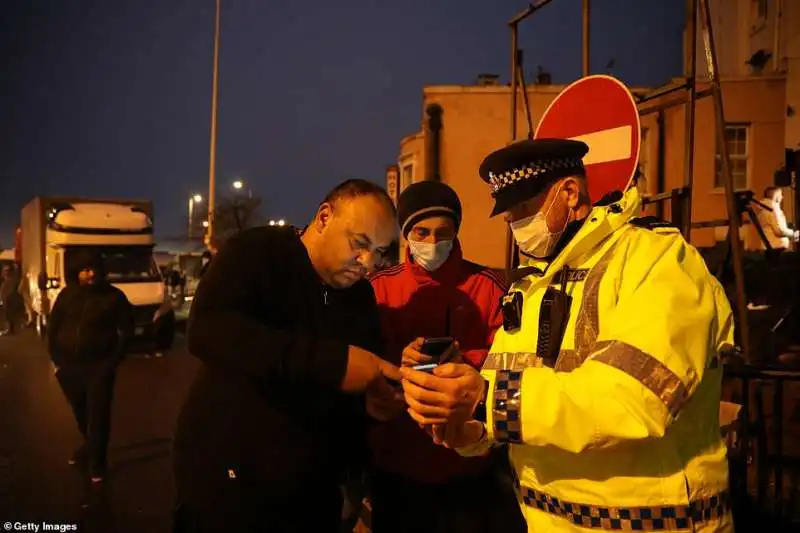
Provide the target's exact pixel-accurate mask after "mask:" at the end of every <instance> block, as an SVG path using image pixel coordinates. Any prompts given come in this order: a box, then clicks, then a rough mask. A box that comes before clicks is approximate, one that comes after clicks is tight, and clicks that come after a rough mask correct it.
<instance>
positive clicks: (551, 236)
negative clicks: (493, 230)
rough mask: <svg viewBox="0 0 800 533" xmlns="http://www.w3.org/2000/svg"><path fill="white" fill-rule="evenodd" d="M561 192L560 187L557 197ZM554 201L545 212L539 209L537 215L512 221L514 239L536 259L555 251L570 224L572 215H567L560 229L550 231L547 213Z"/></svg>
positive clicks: (523, 250) (524, 251)
mask: <svg viewBox="0 0 800 533" xmlns="http://www.w3.org/2000/svg"><path fill="white" fill-rule="evenodd" d="M559 192H561V190H560V189H559V191H558V192H557V193H556V198H557V197H558V193H559ZM553 203H555V200H553ZM553 203H551V204H550V207H548V208H547V211H545V212H542V211H539V212H538V213H536V214H535V215H532V216H529V217H525V218H523V219H520V220H517V221H515V222H512V223H511V233H513V234H514V240H515V241H517V244H518V245H519V249H520V250H522V252H523V253H525V254H527V255H529V256H531V257H533V258H535V259H544V258H546V257H549V256H550V254H552V253H553V249H555V247H556V244H558V239H559V238H560V237H561V234H563V233H564V230H565V229H567V224H569V219H570V218H571V216H570V217H567V221H566V222H565V223H564V227H563V228H561V230H560V231H557V232H552V231H550V228H549V227H547V215H548V214H549V213H550V210H551V209H552V208H553Z"/></svg>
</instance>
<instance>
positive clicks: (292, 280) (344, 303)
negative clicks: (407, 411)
mask: <svg viewBox="0 0 800 533" xmlns="http://www.w3.org/2000/svg"><path fill="white" fill-rule="evenodd" d="M396 237H397V222H396V218H395V212H394V205H393V204H392V202H391V199H390V198H389V197H388V196H387V194H386V192H385V191H384V190H383V189H381V188H380V187H378V186H377V185H374V184H372V183H369V182H366V181H362V180H350V181H347V182H345V183H343V184H341V185H339V186H338V187H337V188H335V189H334V190H333V191H332V192H331V193H330V194H329V195H328V197H327V198H326V199H325V200H324V201H323V202H322V204H320V207H319V209H318V211H317V214H316V216H315V217H314V220H313V221H312V222H311V224H310V225H309V226H308V227H307V228H306V229H305V230H304V231H303V232H302V233H301V232H298V231H297V230H295V229H293V228H289V227H278V226H273V227H263V228H254V229H250V230H246V231H244V232H242V233H240V234H239V235H237V236H235V237H233V238H232V239H231V240H230V241H228V243H227V244H226V245H225V246H224V247H223V248H222V249H221V250H220V251H219V253H218V254H217V255H216V256H215V257H214V260H213V261H211V263H209V268H208V270H207V272H206V273H205V275H204V277H203V279H202V281H201V282H200V285H199V287H198V289H197V293H196V294H195V298H194V301H193V304H192V310H191V313H190V316H189V329H188V340H189V351H190V352H191V353H192V354H193V355H194V356H196V357H198V358H199V359H201V360H202V361H203V363H204V364H203V366H202V367H201V368H200V370H199V373H198V375H197V377H196V378H195V382H194V384H193V386H192V388H191V390H190V392H189V395H188V398H187V401H186V404H185V405H184V408H183V411H182V413H181V415H180V417H179V420H178V429H177V433H176V437H175V454H174V457H175V458H174V461H175V475H176V479H177V488H178V502H179V504H178V507H177V512H176V516H175V530H176V531H190V532H192V533H198V532H203V533H205V532H228V531H237V532H260V531H269V532H309V533H311V532H313V533H326V532H335V531H337V530H338V527H339V521H340V519H341V513H342V494H341V492H340V484H341V482H342V477H343V474H344V473H345V472H346V471H347V470H348V469H349V468H351V467H352V466H353V465H356V464H358V463H359V462H360V461H362V460H363V458H364V450H365V431H366V424H367V423H368V418H369V417H370V416H371V417H372V418H375V419H379V420H383V419H386V418H388V417H391V416H393V415H395V414H397V413H398V412H399V411H400V410H401V409H402V408H403V403H402V398H401V396H400V394H399V392H398V391H397V389H395V388H393V387H392V386H391V385H389V383H388V382H387V381H386V379H385V377H384V376H386V377H389V378H391V379H397V377H398V372H397V368H395V367H394V366H392V365H391V364H389V363H385V362H384V361H383V360H381V358H380V357H378V356H377V355H375V354H376V353H379V352H380V351H381V339H380V325H379V323H378V313H377V305H376V303H375V297H374V294H373V292H372V288H371V287H370V285H369V282H367V281H366V280H365V279H364V278H365V277H366V275H368V274H369V273H370V272H371V271H373V270H374V269H375V267H376V265H378V264H381V263H382V262H383V255H384V254H385V253H386V251H387V250H388V249H389V247H390V246H391V244H392V242H393V241H394V240H395V239H396Z"/></svg>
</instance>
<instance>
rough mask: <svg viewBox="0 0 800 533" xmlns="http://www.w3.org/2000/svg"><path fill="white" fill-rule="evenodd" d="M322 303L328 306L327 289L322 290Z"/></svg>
mask: <svg viewBox="0 0 800 533" xmlns="http://www.w3.org/2000/svg"><path fill="white" fill-rule="evenodd" d="M322 301H323V302H324V303H325V305H326V306H327V305H328V289H322Z"/></svg>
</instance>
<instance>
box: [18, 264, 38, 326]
mask: <svg viewBox="0 0 800 533" xmlns="http://www.w3.org/2000/svg"><path fill="white" fill-rule="evenodd" d="M17 270H18V272H21V271H22V269H21V267H20V266H19V264H17ZM17 292H18V293H19V295H20V298H21V299H22V305H23V306H24V309H25V327H26V328H29V327H31V326H33V324H34V320H35V319H36V316H35V313H34V311H33V302H31V289H30V285H29V284H28V279H27V278H26V277H25V276H23V275H21V274H20V276H19V288H18V289H17Z"/></svg>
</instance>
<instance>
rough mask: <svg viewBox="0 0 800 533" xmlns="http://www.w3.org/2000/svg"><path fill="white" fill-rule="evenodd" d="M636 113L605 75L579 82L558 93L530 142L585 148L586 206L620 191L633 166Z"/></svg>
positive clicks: (618, 85)
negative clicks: (577, 144)
mask: <svg viewBox="0 0 800 533" xmlns="http://www.w3.org/2000/svg"><path fill="white" fill-rule="evenodd" d="M641 132H642V130H641V124H640V122H639V109H638V108H637V106H636V102H635V101H634V99H633V95H632V94H631V92H630V91H629V90H628V88H627V87H625V85H623V84H622V82H620V81H619V80H618V79H616V78H612V77H611V76H603V75H597V76H588V77H586V78H581V79H580V80H578V81H576V82H575V83H573V84H572V85H570V86H568V87H567V88H566V89H564V90H563V91H561V94H559V95H558V96H557V97H556V99H555V100H553V102H552V103H551V104H550V106H548V108H547V110H546V111H545V112H544V115H543V116H542V120H540V121H539V126H538V127H537V128H536V133H535V135H534V138H536V139H573V140H576V141H583V142H585V143H586V144H587V145H588V146H589V153H587V154H586V157H584V158H583V163H584V165H585V166H586V181H587V182H588V186H589V196H590V198H591V200H592V203H594V202H597V201H598V200H600V199H601V198H602V197H603V196H604V195H605V194H606V193H608V192H611V191H614V190H619V191H625V190H626V189H627V188H628V186H629V185H630V183H631V180H632V179H633V176H634V174H635V173H636V167H637V166H638V165H639V143H640V142H641Z"/></svg>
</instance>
